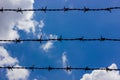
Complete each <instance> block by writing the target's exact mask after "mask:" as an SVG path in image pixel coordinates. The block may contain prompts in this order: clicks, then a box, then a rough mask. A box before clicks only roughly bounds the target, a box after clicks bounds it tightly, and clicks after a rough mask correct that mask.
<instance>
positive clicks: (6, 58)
mask: <svg viewBox="0 0 120 80" xmlns="http://www.w3.org/2000/svg"><path fill="white" fill-rule="evenodd" d="M18 63H19V62H18V60H17V59H16V58H13V57H11V56H10V55H9V53H8V52H7V50H6V49H5V48H4V47H2V46H0V66H16V67H18V66H19V65H18ZM6 76H7V78H8V80H27V78H28V76H29V72H28V70H26V69H22V70H13V71H11V70H7V74H6Z"/></svg>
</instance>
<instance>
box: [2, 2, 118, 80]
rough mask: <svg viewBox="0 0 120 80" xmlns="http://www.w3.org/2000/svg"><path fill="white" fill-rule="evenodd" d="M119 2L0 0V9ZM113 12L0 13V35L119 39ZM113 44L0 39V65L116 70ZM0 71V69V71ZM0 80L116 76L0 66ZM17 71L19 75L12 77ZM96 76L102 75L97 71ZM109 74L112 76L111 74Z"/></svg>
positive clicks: (87, 79)
mask: <svg viewBox="0 0 120 80" xmlns="http://www.w3.org/2000/svg"><path fill="white" fill-rule="evenodd" d="M119 2H120V0H115V1H112V0H99V1H96V0H92V1H89V0H87V1H86V0H81V1H80V0H74V1H73V0H52V1H48V0H15V1H13V0H6V1H5V0H1V1H0V7H4V8H18V7H21V8H30V9H32V8H41V7H45V6H47V7H48V8H63V7H64V6H66V7H70V8H84V7H85V6H86V7H89V8H105V7H115V6H119V5H120V4H119ZM119 12H120V11H119V10H113V11H112V13H109V12H107V11H101V12H86V13H84V12H80V11H69V12H46V13H44V12H34V13H33V12H25V13H23V14H20V13H16V12H4V13H0V24H1V26H0V39H16V38H22V39H30V38H39V37H40V35H42V36H43V38H58V37H60V35H62V36H63V38H76V37H81V36H84V37H85V38H99V37H100V36H103V37H108V38H119V34H120V31H119V29H120V28H119V26H120V24H119V16H120V14H119ZM119 47H120V45H119V42H107V41H105V42H99V41H98V42H97V41H96V42H80V41H68V42H66V41H63V42H52V41H49V42H43V43H42V44H40V43H39V42H23V43H18V44H16V43H1V46H0V56H2V57H4V59H1V61H0V66H5V65H15V66H32V65H33V64H34V65H35V66H36V67H39V66H40V67H47V66H49V65H51V66H55V67H65V66H66V65H70V66H72V67H86V66H89V67H107V66H110V67H111V68H117V67H118V68H119V66H120V65H119V61H120V58H119V57H120V54H119V52H120V49H119ZM3 71H4V73H2V72H3ZM0 74H1V75H0V80H54V79H57V80H61V79H62V80H96V79H98V80H120V75H119V72H118V71H116V72H115V71H113V72H109V73H107V72H105V71H88V72H84V71H72V72H71V73H70V72H66V71H62V70H61V71H57V70H55V71H50V72H49V71H47V70H46V71H44V70H43V71H39V70H37V71H33V72H32V71H29V70H16V71H9V70H0ZM18 74H19V76H18ZM101 74H104V76H103V75H101ZM111 75H112V76H111Z"/></svg>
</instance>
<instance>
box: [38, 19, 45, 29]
mask: <svg viewBox="0 0 120 80" xmlns="http://www.w3.org/2000/svg"><path fill="white" fill-rule="evenodd" d="M38 26H39V28H43V27H44V26H45V24H44V21H43V20H40V22H39V25H38Z"/></svg>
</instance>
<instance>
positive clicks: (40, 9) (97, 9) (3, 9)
mask: <svg viewBox="0 0 120 80" xmlns="http://www.w3.org/2000/svg"><path fill="white" fill-rule="evenodd" d="M118 9H120V7H107V8H88V7H84V8H68V7H64V8H58V9H52V8H51V9H50V8H47V6H46V7H42V8H36V9H22V8H17V9H8V8H4V7H2V8H1V9H0V12H2V13H3V12H4V11H14V12H19V13H22V14H23V12H26V11H41V12H45V13H46V12H48V11H64V12H66V11H83V12H88V11H109V12H111V11H112V10H118Z"/></svg>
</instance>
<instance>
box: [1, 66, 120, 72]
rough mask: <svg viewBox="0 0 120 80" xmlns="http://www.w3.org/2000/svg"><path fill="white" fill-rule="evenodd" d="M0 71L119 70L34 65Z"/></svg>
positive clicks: (12, 67) (7, 67) (8, 67)
mask: <svg viewBox="0 0 120 80" xmlns="http://www.w3.org/2000/svg"><path fill="white" fill-rule="evenodd" d="M0 69H8V70H12V71H13V70H14V69H28V70H32V71H34V70H48V71H52V70H66V71H72V70H83V71H91V70H104V71H107V72H108V71H120V69H112V68H109V67H103V68H89V67H83V68H80V67H78V68H77V67H71V66H66V67H61V68H59V67H51V66H48V67H35V66H34V65H33V66H31V67H14V66H6V67H0Z"/></svg>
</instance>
